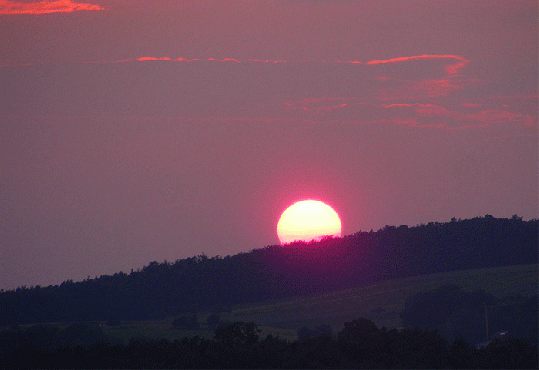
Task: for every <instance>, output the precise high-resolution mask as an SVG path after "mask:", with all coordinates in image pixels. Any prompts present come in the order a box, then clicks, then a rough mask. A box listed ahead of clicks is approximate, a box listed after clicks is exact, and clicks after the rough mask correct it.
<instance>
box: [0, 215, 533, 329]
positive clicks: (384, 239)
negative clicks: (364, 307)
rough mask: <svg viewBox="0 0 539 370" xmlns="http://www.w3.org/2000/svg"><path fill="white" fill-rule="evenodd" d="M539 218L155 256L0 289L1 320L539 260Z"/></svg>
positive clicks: (86, 315) (179, 307)
mask: <svg viewBox="0 0 539 370" xmlns="http://www.w3.org/2000/svg"><path fill="white" fill-rule="evenodd" d="M538 226H539V221H538V220H531V221H523V220H522V218H520V217H518V216H516V215H515V216H513V217H512V218H510V219H503V218H494V217H492V216H489V215H487V216H485V217H477V218H473V219H467V220H456V219H452V220H451V222H446V223H438V222H436V223H429V224H427V225H419V226H415V227H408V226H404V225H403V226H399V227H395V226H386V227H384V228H382V229H380V230H378V231H376V232H374V231H372V230H371V231H370V232H358V233H356V234H353V235H349V236H345V237H343V238H328V239H325V240H323V241H320V242H312V243H293V244H290V245H287V246H278V245H274V246H268V247H265V248H261V249H254V250H252V251H250V252H248V253H240V254H237V255H234V256H226V257H220V256H216V257H211V258H210V257H208V256H205V255H200V256H196V257H191V258H186V259H181V260H177V261H175V262H173V263H170V262H164V263H158V262H152V263H150V264H149V265H148V266H146V267H144V268H143V269H142V270H140V271H132V272H131V273H130V274H126V273H123V272H120V273H116V274H114V275H112V276H109V275H105V276H100V277H99V278H96V279H89V280H85V281H81V282H73V281H71V280H69V281H64V282H63V283H62V284H61V285H55V286H48V287H40V286H35V287H29V288H28V287H20V288H17V289H15V290H11V291H5V292H1V293H0V325H12V324H27V323H41V322H60V321H62V322H70V321H71V322H73V321H98V320H133V319H137V320H144V319H150V318H154V319H159V318H164V317H168V316H175V315H178V314H180V313H185V312H196V311H199V310H216V311H225V310H227V309H228V308H229V307H230V306H231V305H233V304H237V303H245V302H249V301H259V300H263V299H269V298H279V297H285V296H290V295H298V294H311V293H315V292H321V291H332V290H337V289H344V288H348V287H354V286H358V285H361V284H364V283H368V282H373V281H379V280H383V279H391V278H399V277H405V276H411V275H419V274H428V273H435V272H444V271H454V270H462V269H469V268H486V267H497V266H506V265H516V264H530V263H537V262H538V254H537V250H538Z"/></svg>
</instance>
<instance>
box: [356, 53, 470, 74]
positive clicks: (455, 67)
mask: <svg viewBox="0 0 539 370" xmlns="http://www.w3.org/2000/svg"><path fill="white" fill-rule="evenodd" d="M425 59H449V60H454V61H456V62H455V63H452V64H450V65H448V66H446V67H444V69H445V71H446V72H447V73H448V74H450V75H454V74H457V73H458V72H459V71H460V70H461V69H462V68H464V67H466V66H467V65H468V63H469V61H468V60H467V59H464V58H463V57H461V56H459V55H450V54H447V55H436V54H426V55H414V56H409V57H399V58H392V59H381V60H371V61H369V62H365V63H361V62H348V63H360V64H366V65H375V64H388V63H402V62H409V61H415V60H425Z"/></svg>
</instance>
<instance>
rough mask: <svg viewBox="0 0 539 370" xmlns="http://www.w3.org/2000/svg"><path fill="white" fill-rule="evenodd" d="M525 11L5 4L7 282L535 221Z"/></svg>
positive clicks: (0, 114)
mask: <svg viewBox="0 0 539 370" xmlns="http://www.w3.org/2000/svg"><path fill="white" fill-rule="evenodd" d="M537 19H538V5H537V2H536V1H491V2H484V1H467V2H461V1H436V2H431V1H407V2H402V1H344V0H333V1H332V0H319V1H315V0H313V1H309V0H303V1H301V0H289V1H256V2H254V1H236V0H226V1H203V0H196V1H195V0H193V1H188V0H186V1H172V0H170V1H166V0H163V1H143V0H130V1H126V0H100V1H75V0H64V1H59V0H58V1H0V24H2V30H3V31H2V32H1V33H0V44H1V45H2V48H1V49H0V81H2V83H1V84H0V95H1V99H0V182H1V185H2V188H1V192H0V199H1V201H2V208H1V211H0V289H1V288H4V289H5V288H14V287H17V286H20V285H23V284H24V285H36V284H41V285H48V284H58V283H61V282H62V281H64V280H66V279H74V280H80V279H83V278H86V277H87V276H91V277H94V276H96V275H97V276H99V275H101V274H111V273H114V272H118V271H122V270H123V271H127V272H128V271H130V269H131V268H135V269H136V268H138V267H142V266H143V265H146V264H148V263H149V262H151V261H154V260H156V261H163V260H165V259H166V260H169V261H173V260H175V259H178V258H185V257H189V256H193V255H197V254H201V253H203V252H204V253H206V254H208V255H210V256H213V255H227V254H235V253H238V252H242V251H249V250H250V249H253V248H261V247H264V246H266V245H270V244H277V243H278V239H277V235H276V224H277V220H278V218H279V215H280V213H281V212H282V211H283V210H284V209H285V208H286V207H287V206H288V205H290V204H291V203H292V202H293V201H295V200H298V199H304V198H316V199H322V200H325V201H326V202H328V203H329V204H331V205H332V206H333V207H334V208H335V209H336V210H337V212H338V213H339V214H340V215H341V218H342V224H343V234H351V233H354V232H357V231H360V230H370V229H375V230H376V229H378V228H381V227H383V226H385V225H400V224H408V225H410V226H412V225H417V224H420V223H428V222H431V221H439V222H444V221H449V220H450V219H451V218H452V217H457V218H469V217H475V216H483V215H485V214H491V215H493V216H495V217H511V216H512V215H513V214H518V215H519V216H522V217H524V218H525V219H531V218H537V217H538V209H539V205H538V193H537V189H538V144H537V143H538V132H537V129H538V118H537V111H538V90H537V86H538V61H537V50H538V39H537V34H538V27H537V26H538V21H537Z"/></svg>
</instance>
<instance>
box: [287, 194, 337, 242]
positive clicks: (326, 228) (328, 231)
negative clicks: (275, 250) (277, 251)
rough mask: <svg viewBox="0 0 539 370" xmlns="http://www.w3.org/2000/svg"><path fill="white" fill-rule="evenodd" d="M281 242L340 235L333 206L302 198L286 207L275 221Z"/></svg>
mask: <svg viewBox="0 0 539 370" xmlns="http://www.w3.org/2000/svg"><path fill="white" fill-rule="evenodd" d="M277 236H278V237H279V241H280V242H281V244H288V243H292V242H294V241H306V242H308V241H311V240H320V239H322V238H323V237H324V236H337V237H340V236H341V220H340V218H339V215H338V214H337V212H335V210H333V208H331V207H330V206H328V205H327V204H325V203H323V202H320V201H317V200H302V201H299V202H296V203H294V204H292V205H291V206H290V207H288V208H287V209H286V210H285V211H284V212H283V214H282V215H281V218H280V219H279V222H278V223H277Z"/></svg>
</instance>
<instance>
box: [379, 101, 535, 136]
mask: <svg viewBox="0 0 539 370" xmlns="http://www.w3.org/2000/svg"><path fill="white" fill-rule="evenodd" d="M382 107H383V108H387V109H395V108H396V109H398V110H400V111H401V112H398V111H397V112H395V116H396V118H395V119H394V120H397V121H398V122H397V123H399V124H406V125H409V126H414V127H439V128H442V129H447V130H455V129H464V128H478V127H488V126H492V125H500V124H519V125H522V126H525V127H534V126H537V125H538V120H537V116H532V115H526V114H520V113H515V112H510V111H505V110H482V111H477V112H473V113H462V112H459V111H454V110H449V109H446V108H445V107H442V106H439V105H435V104H420V103H413V104H386V105H382ZM403 109H404V110H412V111H413V113H414V114H413V116H412V117H411V118H407V119H403V118H402V117H400V116H402V115H404V114H403ZM435 121H438V123H436V124H433V123H432V122H435Z"/></svg>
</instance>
